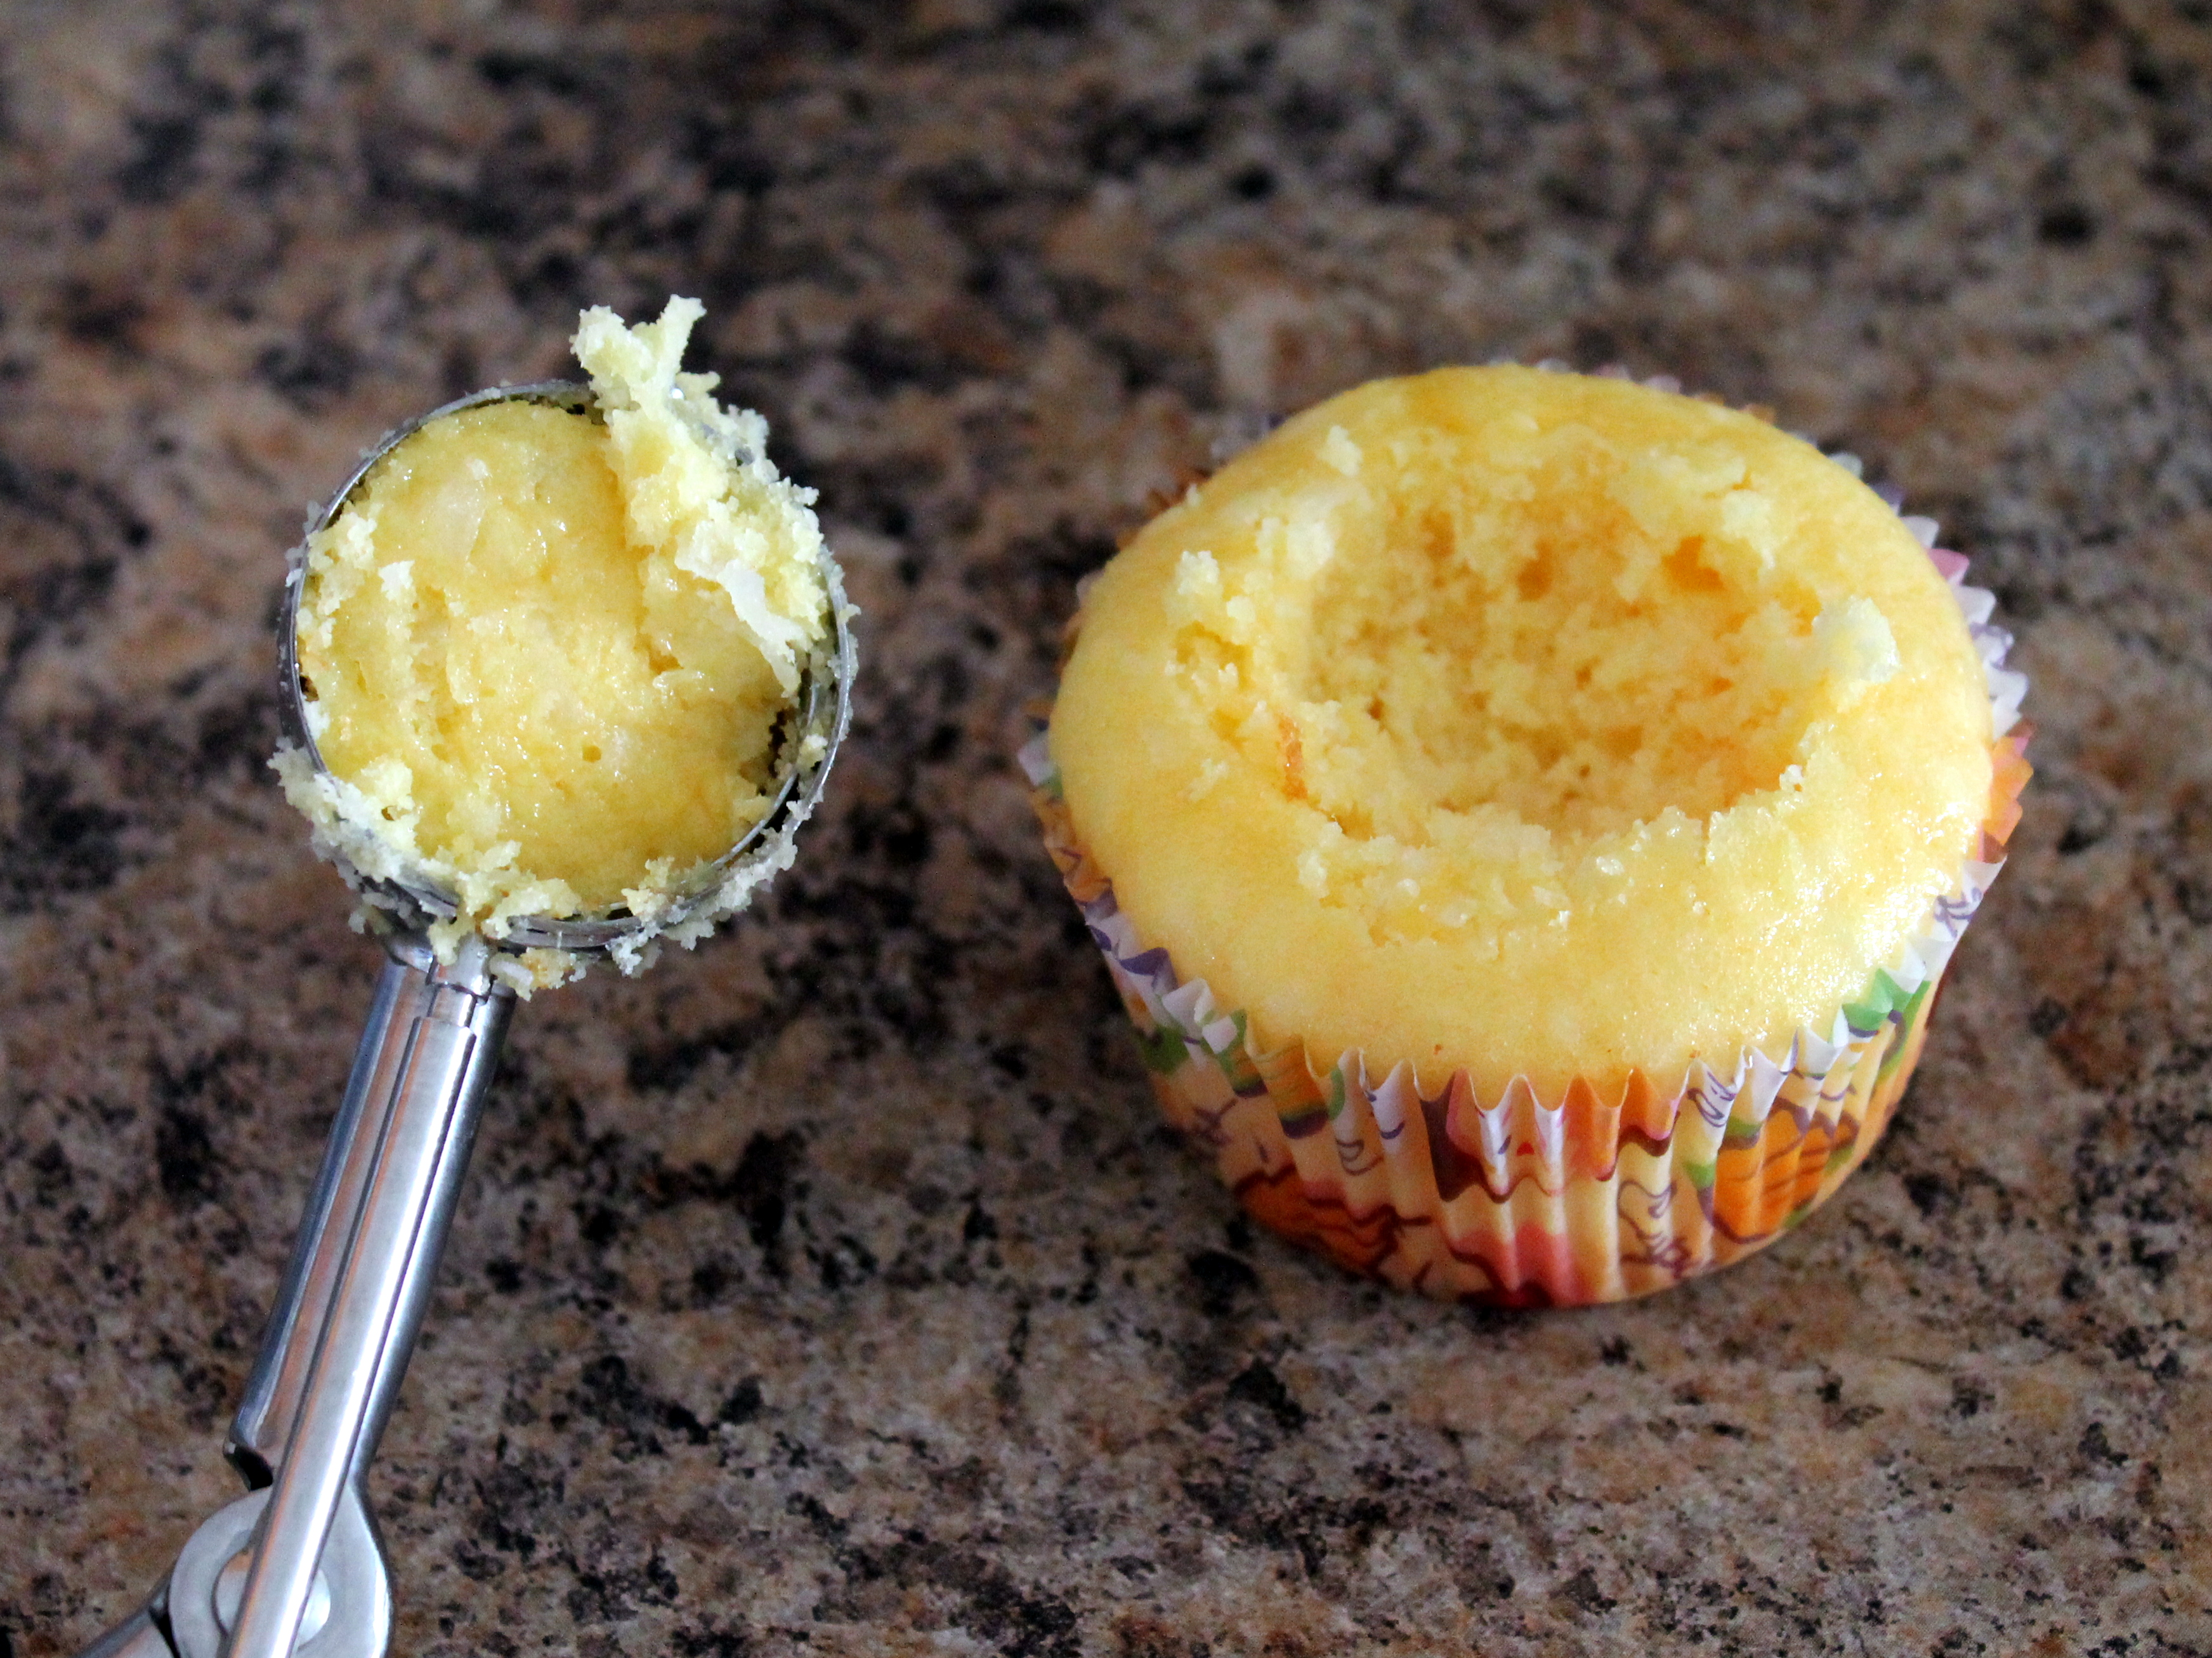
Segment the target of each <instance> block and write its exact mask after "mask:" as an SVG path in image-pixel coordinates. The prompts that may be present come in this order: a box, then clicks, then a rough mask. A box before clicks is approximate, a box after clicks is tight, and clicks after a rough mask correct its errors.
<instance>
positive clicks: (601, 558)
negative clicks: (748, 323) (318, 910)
mask: <svg viewBox="0 0 2212 1658" xmlns="http://www.w3.org/2000/svg"><path fill="white" fill-rule="evenodd" d="M699 314H700V308H699V307H698V306H697V305H696V302H690V301H686V300H672V301H671V302H670V305H669V308H668V309H667V311H666V312H665V314H663V316H662V318H661V319H660V320H659V322H658V323H655V324H650V325H646V326H641V327H637V328H627V327H624V326H623V325H622V323H621V321H620V320H619V319H617V318H616V317H614V316H613V314H611V313H610V312H605V311H593V312H587V313H586V314H585V317H584V319H583V322H582V326H580V328H579V330H578V333H577V337H576V348H577V355H578V357H579V359H580V361H581V362H582V363H584V365H585V367H586V370H587V371H588V372H589V374H590V376H591V377H590V381H589V383H588V384H571V383H568V382H547V383H544V384H538V385H530V386H522V387H510V388H498V389H494V390H489V391H484V392H479V393H476V394H475V395H473V396H471V397H466V398H463V399H460V400H459V401H458V402H455V403H451V404H448V405H446V406H444V407H443V408H441V409H437V410H435V411H432V412H431V413H429V414H427V415H425V416H423V417H422V418H421V419H419V420H416V421H412V422H410V423H409V424H406V425H404V426H402V427H400V428H399V429H398V430H396V431H394V432H392V434H391V435H390V436H387V437H386V438H385V439H384V441H383V442H381V443H380V444H379V445H377V447H376V448H374V449H373V450H371V451H370V452H369V453H368V454H367V456H366V457H365V458H364V460H363V461H362V465H361V466H360V467H359V469H358V470H357V471H356V472H355V473H354V475H353V477H351V478H350V479H348V480H347V481H346V483H345V485H344V486H343V488H341V489H340V490H339V491H337V495H336V496H335V497H332V499H331V503H330V504H329V505H328V506H327V507H326V508H325V509H322V510H321V511H319V513H317V514H316V515H314V516H313V517H312V518H311V519H310V521H309V523H308V526H307V537H306V539H305V540H304V541H303V542H302V543H301V547H300V548H299V550H298V551H297V552H296V553H295V557H294V558H293V561H292V568H291V570H290V573H289V577H288V579H287V582H286V585H285V592H284V605H283V628H282V637H283V643H282V657H283V662H282V683H281V686H280V697H279V706H280V710H281V711H282V719H283V729H284V737H283V743H282V744H281V746H280V748H279V752H278V754H277V757H276V761H275V765H276V770H277V771H278V772H279V774H280V776H281V777H282V778H283V783H284V787H285V789H286V793H287V795H288V796H289V798H290V799H291V800H292V801H293V802H295V804H296V805H298V806H300V807H301V809H302V810H303V811H304V812H305V813H306V814H307V817H308V819H309V821H310V823H311V824H312V825H313V838H314V844H315V845H316V848H317V850H318V851H319V852H320V853H322V854H323V855H324V856H327V857H329V858H330V859H331V861H332V862H334V863H336V864H337V867H338V869H339V870H340V872H341V873H342V874H343V875H344V876H345V879H346V881H348V883H349V885H350V886H351V887H353V888H354V889H355V891H356V894H357V895H358V897H359V899H360V903H359V905H358V906H357V908H356V915H355V921H356V925H357V926H362V927H365V928H368V929H370V930H374V931H376V932H379V933H380V934H381V935H382V936H383V937H384V940H385V944H386V952H387V954H388V955H389V957H390V960H389V961H388V962H387V964H386V967H385V969H384V971H383V974H382V976H381V978H380V980H379V982H378V984H377V987H376V991H375V995H374V999H373V1001H372V1002H371V1004H370V1008H369V1014H368V1027H367V1029H366V1031H365V1032H364V1033H363V1034H362V1040H361V1045H360V1047H359V1049H358V1051H356V1056H355V1059H354V1064H353V1070H352V1074H351V1076H350V1078H349V1081H348V1083H347V1087H346V1093H345V1098H344V1100H343V1104H342V1105H341V1106H340V1107H339V1110H338V1113H337V1119H336V1120H335V1122H334V1124H333V1125H332V1128H331V1138H330V1143H329V1146H328V1149H326V1151H325V1155H324V1159H323V1164H322V1167H321V1170H320V1173H319V1175H318V1176H317V1179H316V1181H315V1184H314V1186H313V1191H312V1192H311V1194H310V1196H309V1198H308V1201H307V1212H306V1214H305V1216H303V1218H302V1221H301V1227H300V1231H299V1235H298V1240H297V1241H296V1243H295V1246H294V1250H293V1254H292V1259H291V1263H290V1265H289V1269H288V1270H287V1271H286V1273H285V1276H284V1279H283V1285H282V1288H281V1289H280V1291H279V1293H278V1295H277V1298H276V1307H275V1308H274V1310H273V1311H272V1313H271V1314H270V1320H269V1326H268V1329H267V1331H266V1332H265V1334H264V1338H263V1342H262V1347H261V1351H260V1353H259V1356H258V1358H257V1360H256V1362H255V1363H254V1367H253V1369H252V1374H251V1375H250V1377H249V1379H248V1381H247V1382H246V1396H245V1399H244V1401H243V1402H242V1403H241V1404H240V1407H239V1411H238V1414H237V1417H235V1419H234V1422H233V1423H232V1424H231V1429H230V1434H229V1437H228V1442H227V1443H226V1445H225V1448H224V1449H225V1454H226V1455H227V1456H228V1459H229V1460H230V1461H231V1463H232V1464H233V1466H235V1467H236V1468H237V1469H238V1471H239V1472H240V1474H241V1475H242V1476H243V1477H244V1478H245V1480H246V1484H247V1485H248V1487H249V1488H250V1489H249V1490H248V1492H247V1494H246V1496H242V1497H240V1499H238V1500H237V1501H236V1502H234V1503H231V1504H229V1505H228V1507H226V1508H224V1509H222V1510H220V1511H219V1512H218V1513H216V1515H214V1516H213V1517H212V1518H211V1519H210V1520H209V1521H206V1522H205V1523H204V1525H203V1526H202V1527H200V1528H199V1530H198V1531H197V1532H196V1533H194V1535H193V1536H192V1538H191V1541H190V1542H188V1543H187V1544H186V1545H185V1548H184V1550H183V1551H182V1552H181V1553H180V1554H179V1557H178V1558H177V1562H176V1564H175V1565H174V1566H173V1568H172V1570H171V1571H170V1573H169V1575H168V1576H167V1579H166V1581H165V1582H163V1583H162V1584H161V1586H160V1587H159V1588H157V1589H156V1590H155V1593H154V1594H153V1595H152V1596H151V1598H150V1599H149V1601H148V1602H147V1604H146V1605H145V1606H143V1607H142V1608H141V1609H140V1610H139V1611H138V1612H135V1613H133V1614H132V1615H131V1618H128V1619H126V1620H125V1622H124V1623H123V1624H120V1625H118V1627H117V1628H116V1629H114V1630H113V1631H110V1632H109V1633H108V1634H107V1635H106V1637H103V1638H102V1639H101V1640H100V1642H99V1643H96V1644H95V1645H94V1647H93V1648H91V1649H89V1653H88V1658H91V1655H95V1654H96V1655H111V1658H123V1655H130V1658H155V1655H167V1658H217V1655H234V1658H247V1655H256V1658H276V1655H281V1654H286V1653H290V1652H293V1651H295V1650H297V1651H299V1652H301V1653H305V1654H313V1655H325V1654H327V1655H333V1658H335V1655H341V1654H343V1655H356V1654H358V1655H363V1658H374V1655H379V1654H381V1653H382V1652H383V1651H384V1650H385V1648H386V1643H387V1641H388V1639H389V1635H390V1629H391V1606H392V1601H391V1592H390V1583H389V1576H388V1574H387V1572H386V1566H385V1562H384V1560H383V1557H382V1555H381V1553H380V1549H379V1545H378V1544H377V1540H376V1534H375V1530H374V1526H373V1525H372V1524H371V1522H370V1520H369V1517H368V1510H367V1507H366V1503H365V1500H364V1497H363V1483H362V1482H363V1477H364V1475H365V1473H366V1471H367V1468H368V1463H369V1461H370V1459H371V1458H372V1456H373V1455H374V1452H375V1448H376V1444H377V1441H378V1438H379V1436H380V1434H381V1431H382V1429H383V1426H384V1423H385V1421H386V1417H387V1416H388V1415H389V1413H390V1411H391V1407H392V1401H393V1399H394V1397H395V1395H396V1394H397V1393H398V1387H399V1382H400V1380H401V1378H402V1376H403V1375H404V1372H405V1369H406V1366H407V1360H408V1356H409V1354H410V1350H411V1349H412V1347H413V1344H414V1339H415V1335H416V1331H417V1329H418V1328H419V1326H420V1325H421V1322H422V1314H423V1311H424V1308H425V1307H426V1306H427V1304H428V1299H429V1295H430V1290H431V1287H432V1283H433V1279H434V1277H435V1271H436V1266H437V1260H438V1255H439V1251H440V1247H441V1244H442V1242H443V1240H444V1236H445V1233H446V1229H447V1224H448V1223H449V1222H450V1220H451V1218H452V1215H453V1204H454V1202H455V1199H456V1197H457V1195H458V1192H459V1186H460V1182H461V1179H462V1176H463V1173H464V1171H465V1167H466V1166H467V1162H468V1156H469V1151H470V1148H471V1143H472V1142H473V1139H474V1137H475V1132H476V1125H477V1119H478V1116H479V1113H480V1112H481V1110H482V1107H483V1100H484V1097H485V1094H486V1093H487V1091H488V1089H489V1086H490V1082H491V1079H492V1076H493V1073H494V1071H495V1069H496V1065H497V1060H498V1056H499V1051H500V1046H501V1041H502V1039H503V1038H504V1036H505V1034H506V1031H507V1022H508V1020H509V1018H510V1016H511V1015H512V1014H513V1009H514V1005H515V1003H516V1001H517V1000H518V998H526V997H529V996H531V995H532V993H533V992H537V991H544V990H547V989H550V988H551V987H554V986H557V985H559V984H562V983H564V982H566V981H568V980H569V979H571V978H574V977H576V976H577V975H578V974H580V972H584V971H585V970H586V968H588V967H589V966H592V965H593V964H595V963H598V962H605V963H608V964H611V965H612V966H615V967H616V968H617V969H618V970H620V971H622V972H626V973H635V972H640V971H642V969H643V968H644V967H645V966H648V965H650V963H651V962H652V960H653V958H654V956H655V954H657V952H658V951H659V948H661V947H662V946H663V945H664V944H665V943H668V942H676V943H680V944H684V945H686V946H689V945H691V944H694V943H696V942H698V941H699V940H700V939H701V938H702V937H704V936H706V935H707V934H708V932H710V931H711V930H713V928H714V926H715V925H716V924H717V923H719V922H720V921H721V920H723V919H725V918H726V917H729V916H730V915H732V914H733V913H735V912H736V911H738V910H740V909H743V908H744V907H745V905H747V904H748V903H749V902H750V899H751V898H752V896H753V894H754V893H757V891H758V890H759V889H760V888H761V887H763V886H764V885H765V884H766V883H767V882H768V881H769V880H771V879H772V878H773V877H774V876H775V875H776V874H777V873H778V872H779V871H781V869H784V868H785V867H787V865H788V864H789V863H791V862H792V860H793V856H794V854H795V844H794V837H795V835H796V833H797V831H798V829H799V825H800V824H801V823H803V822H804V821H805V819H806V818H807V816H808V815H809V814H810V813H811V811H812V810H813V808H814V805H815V803H816V802H817V800H818V799H819V797H820V795H821V791H822V788H823V783H824V781H825V779H826V778H827V777H828V774H829V766H830V763H831V761H832V759H834V757H835V755H836V748H837V745H838V743H839V741H840V740H841V739H842V737H843V735H844V733H845V730H846V728H847V725H848V720H849V717H850V697H851V690H852V684H853V675H854V647H853V640H852V636H851V632H850V631H849V619H850V614H851V612H850V607H849V606H848V604H847V603H846V600H845V597H844V593H843V589H842V582H841V580H840V577H839V574H838V570H837V566H836V563H835V561H834V560H833V559H832V558H830V556H829V552H828V550H827V548H826V547H825V546H823V542H822V539H821V533H820V530H819V528H818V527H817V525H816V523H815V521H814V515H813V514H812V512H811V510H809V507H810V504H811V499H812V497H811V492H808V491H800V490H798V489H796V488H794V487H793V486H792V485H789V484H788V483H787V482H786V481H785V480H783V479H780V478H779V477H777V475H776V473H775V470H774V468H773V467H772V466H769V463H768V461H767V460H766V457H765V454H764V453H763V450H764V445H765V440H766V436H767V428H766V424H765V423H764V422H763V421H762V420H761V419H760V418H759V417H758V416H757V415H753V414H750V413H747V412H744V411H729V410H726V409H724V408H722V407H721V406H720V405H719V404H717V403H716V402H715V401H714V398H713V396H712V392H713V387H714V381H713V379H712V377H711V376H703V375H684V374H681V373H679V372H678V369H677V363H678V359H679V358H680V357H681V354H682V351H683V349H684V340H685V337H686V336H687V335H688V333H689V332H690V326H691V325H692V323H693V322H694V321H696V319H697V317H698V315H699Z"/></svg>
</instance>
